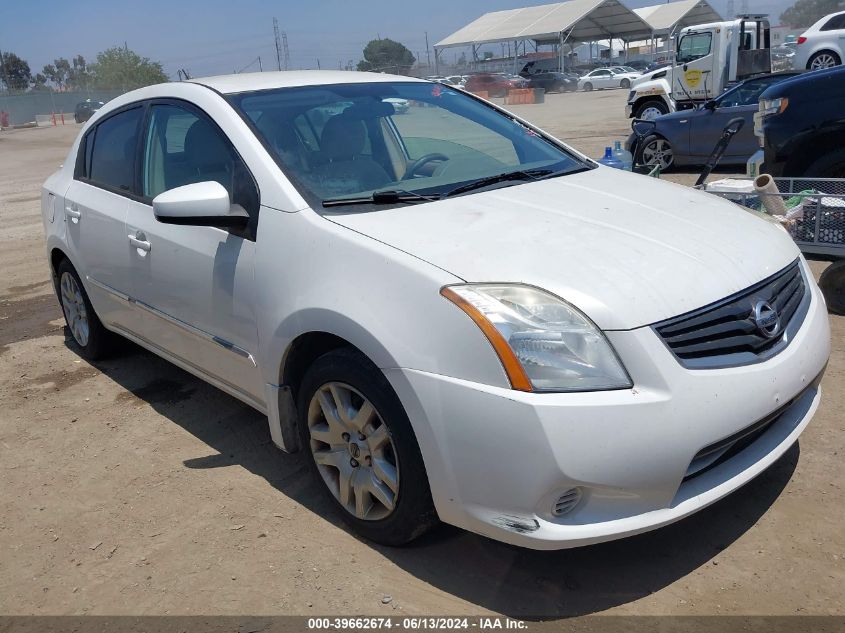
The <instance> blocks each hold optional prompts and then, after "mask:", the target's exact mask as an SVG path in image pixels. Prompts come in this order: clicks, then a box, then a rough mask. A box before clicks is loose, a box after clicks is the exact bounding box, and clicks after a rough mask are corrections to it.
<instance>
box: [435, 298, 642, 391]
mask: <svg viewBox="0 0 845 633" xmlns="http://www.w3.org/2000/svg"><path fill="white" fill-rule="evenodd" d="M440 294H442V295H443V296H444V297H446V298H447V299H449V300H450V301H452V302H453V303H454V304H455V305H457V306H458V307H459V308H461V309H462V310H463V311H464V312H466V313H467V315H469V317H470V318H471V319H472V320H473V321H475V323H476V324H477V325H478V327H479V328H481V331H482V332H484V334H485V336H486V337H487V338H488V340H489V341H490V343H491V344H492V345H493V348H494V349H495V350H496V354H498V356H499V359H500V360H501V361H502V365H503V366H504V368H505V372H506V373H507V375H508V378H509V379H510V382H511V386H512V387H513V388H514V389H518V390H520V391H596V390H599V389H627V388H629V387H632V386H633V383H632V382H631V379H630V378H629V377H628V373H627V372H626V371H625V368H624V367H623V366H622V363H621V362H620V361H619V358H618V357H617V356H616V353H615V352H614V350H613V348H612V347H611V346H610V343H609V342H608V340H607V339H606V338H605V336H604V334H602V332H601V331H600V330H599V329H598V328H597V327H596V326H595V324H594V323H593V322H592V321H590V320H589V319H588V318H587V317H586V316H585V315H584V314H582V313H581V312H580V311H578V310H577V309H576V308H574V307H573V306H571V305H569V304H568V303H566V302H565V301H563V300H562V299H559V298H558V297H556V296H554V295H552V294H549V293H548V292H545V291H543V290H540V289H539V288H533V287H531V286H522V285H518V284H471V285H461V286H447V287H445V288H443V289H442V290H441V291H440Z"/></svg>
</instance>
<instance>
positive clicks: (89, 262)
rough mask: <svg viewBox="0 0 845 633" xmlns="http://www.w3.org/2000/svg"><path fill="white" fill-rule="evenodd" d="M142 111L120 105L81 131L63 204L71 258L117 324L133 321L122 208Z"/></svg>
mask: <svg viewBox="0 0 845 633" xmlns="http://www.w3.org/2000/svg"><path fill="white" fill-rule="evenodd" d="M143 111H144V109H143V107H142V106H140V105H133V106H129V107H126V108H122V109H120V110H117V111H116V112H115V113H113V114H109V115H108V117H107V118H105V119H103V120H101V121H99V122H98V123H97V125H96V126H94V127H92V128H91V129H90V130H89V131H88V132H87V133H86V135H85V136H84V137H83V140H82V141H81V143H80V149H79V155H78V158H77V164H76V167H75V172H74V179H73V181H72V183H71V185H70V187H69V188H68V191H67V193H66V194H65V201H64V210H63V211H64V216H65V221H66V222H67V239H68V245H69V247H70V251H71V253H70V256H71V261H72V262H73V264H74V265H75V266H76V268H77V272H78V273H79V275H80V277H81V278H82V281H83V284H84V285H85V289H86V291H87V292H88V295H89V297H90V298H91V302H92V303H93V305H94V309H95V310H96V311H97V315H98V316H99V317H100V319H101V320H102V321H103V322H104V323H106V324H107V325H111V326H117V327H119V328H123V329H131V328H132V323H133V319H132V317H133V314H132V310H131V307H130V305H129V304H128V302H127V300H126V299H127V297H128V295H129V294H131V285H132V284H131V274H130V253H129V245H128V243H127V234H126V213H127V209H128V205H129V201H130V198H131V197H132V196H133V190H134V179H135V157H136V151H137V146H138V140H139V138H140V128H141V124H142V119H143Z"/></svg>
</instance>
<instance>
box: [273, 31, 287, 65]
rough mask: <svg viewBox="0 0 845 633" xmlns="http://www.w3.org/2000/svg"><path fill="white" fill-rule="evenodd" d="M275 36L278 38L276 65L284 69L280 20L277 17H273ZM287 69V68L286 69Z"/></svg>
mask: <svg viewBox="0 0 845 633" xmlns="http://www.w3.org/2000/svg"><path fill="white" fill-rule="evenodd" d="M273 36H274V37H275V39H276V65H277V66H278V69H279V70H281V69H282V53H281V48H280V44H279V21H278V20H277V19H276V18H273ZM286 70H287V69H286Z"/></svg>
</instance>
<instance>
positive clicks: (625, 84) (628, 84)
mask: <svg viewBox="0 0 845 633" xmlns="http://www.w3.org/2000/svg"><path fill="white" fill-rule="evenodd" d="M619 85H620V86H621V87H622V88H630V87H631V80H630V79H623V80H622V81H621V82H619Z"/></svg>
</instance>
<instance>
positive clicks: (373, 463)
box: [308, 382, 399, 521]
mask: <svg viewBox="0 0 845 633" xmlns="http://www.w3.org/2000/svg"><path fill="white" fill-rule="evenodd" d="M308 432H309V436H310V438H311V441H310V448H311V454H312V455H313V457H314V462H315V463H316V464H317V470H318V471H319V472H320V475H321V477H322V478H323V481H324V482H325V483H326V485H327V486H328V488H329V490H330V491H331V493H332V494H333V495H334V497H335V499H337V501H338V502H339V503H340V504H341V505H342V506H343V507H344V508H345V509H346V511H347V512H349V513H350V514H352V515H353V516H355V517H356V518H358V519H362V520H366V521H378V520H380V519H384V518H385V517H387V516H388V515H390V514H391V513H392V512H393V510H394V509H395V508H396V503H397V500H398V497H399V463H398V459H397V452H396V448H395V446H394V443H393V438H392V436H391V434H390V430H389V429H388V428H387V425H386V424H385V423H384V421H383V420H382V419H381V416H380V415H379V413H378V411H377V410H376V408H375V407H374V406H373V404H372V403H371V402H370V401H369V400H367V398H366V397H364V396H363V395H362V394H361V393H360V392H359V391H358V390H357V389H355V388H354V387H351V386H350V385H347V384H345V383H341V382H328V383H326V384H324V385H322V386H321V387H320V388H319V389H317V391H316V392H315V393H314V395H313V397H312V398H311V402H310V404H309V407H308Z"/></svg>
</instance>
